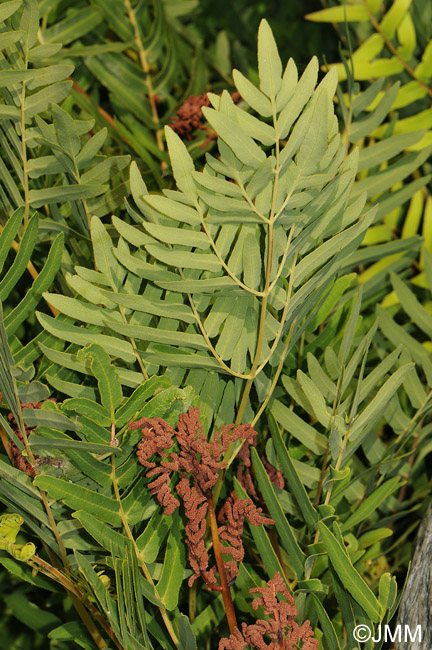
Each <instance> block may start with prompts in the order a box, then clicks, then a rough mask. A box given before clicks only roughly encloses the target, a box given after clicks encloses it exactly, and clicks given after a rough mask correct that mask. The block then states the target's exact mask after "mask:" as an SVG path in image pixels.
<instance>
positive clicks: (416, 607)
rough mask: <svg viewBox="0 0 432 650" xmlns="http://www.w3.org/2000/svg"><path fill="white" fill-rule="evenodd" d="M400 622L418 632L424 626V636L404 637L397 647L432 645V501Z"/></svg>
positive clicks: (419, 648) (406, 649)
mask: <svg viewBox="0 0 432 650" xmlns="http://www.w3.org/2000/svg"><path fill="white" fill-rule="evenodd" d="M397 624H399V625H401V626H402V639H404V630H405V629H406V628H405V626H408V627H409V629H410V631H411V633H412V634H413V635H414V633H415V631H416V629H417V626H418V625H421V631H422V638H421V640H420V639H419V638H418V637H419V635H417V636H416V637H415V640H414V641H410V640H409V637H408V640H407V642H405V641H404V640H402V642H399V643H398V644H397V646H396V647H397V650H426V649H429V648H432V503H431V504H430V505H429V508H428V509H427V512H426V515H425V517H424V519H423V521H422V523H421V526H420V528H419V531H418V534H417V539H416V546H415V552H414V557H413V560H412V563H411V567H410V572H409V576H408V580H407V583H406V587H405V591H404V594H403V596H402V600H401V603H400V605H399V610H398V614H397Z"/></svg>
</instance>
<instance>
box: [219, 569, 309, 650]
mask: <svg viewBox="0 0 432 650" xmlns="http://www.w3.org/2000/svg"><path fill="white" fill-rule="evenodd" d="M249 593H251V594H253V593H256V594H260V595H259V596H257V598H254V601H253V603H252V607H253V608H254V609H255V610H256V609H258V607H263V609H264V613H265V615H266V616H267V618H266V619H258V620H257V621H256V622H255V623H253V624H252V625H247V624H246V623H243V624H242V630H241V631H240V630H239V629H238V628H237V629H236V630H235V632H234V633H233V634H231V636H230V637H229V639H221V641H220V642H219V650H245V648H249V647H250V648H256V650H298V649H301V650H317V648H318V647H319V641H318V639H316V638H314V635H313V630H312V628H311V625H310V622H309V621H305V622H304V623H303V625H298V623H296V621H295V616H296V615H297V613H298V612H297V608H296V606H295V604H294V598H293V597H292V596H291V594H290V593H289V592H288V589H287V587H286V584H285V581H284V579H283V578H282V576H281V574H280V573H279V572H278V573H276V574H275V576H274V578H273V579H272V580H269V581H268V582H267V585H266V586H265V587H256V588H255V589H250V590H249ZM278 594H282V596H283V597H284V598H285V600H279V598H278Z"/></svg>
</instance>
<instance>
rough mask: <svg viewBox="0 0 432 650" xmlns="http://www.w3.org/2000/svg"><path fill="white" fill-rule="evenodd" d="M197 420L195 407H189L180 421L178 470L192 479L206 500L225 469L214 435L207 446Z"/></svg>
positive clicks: (217, 438)
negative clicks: (188, 474)
mask: <svg viewBox="0 0 432 650" xmlns="http://www.w3.org/2000/svg"><path fill="white" fill-rule="evenodd" d="M199 417H200V413H199V408H198V407H197V406H191V407H190V409H189V410H188V412H187V413H182V414H181V415H180V417H179V422H178V424H177V442H178V444H179V447H180V450H181V451H180V457H179V465H180V469H182V470H184V471H185V472H189V473H190V474H192V475H193V477H194V479H195V482H196V486H197V487H198V488H199V489H200V490H201V491H202V492H203V494H205V495H206V496H207V495H209V494H210V492H211V490H212V488H213V487H214V486H215V484H216V482H217V480H218V477H219V472H220V470H221V469H222V468H223V467H225V463H222V461H221V457H222V453H223V451H224V449H223V446H222V445H221V443H220V440H219V438H220V436H218V435H217V434H216V435H215V436H214V438H213V440H212V442H208V440H207V438H206V437H205V435H204V433H203V426H202V424H201V422H200V419H199Z"/></svg>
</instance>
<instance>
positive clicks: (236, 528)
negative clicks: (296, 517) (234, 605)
mask: <svg viewBox="0 0 432 650" xmlns="http://www.w3.org/2000/svg"><path fill="white" fill-rule="evenodd" d="M261 512H262V509H261V508H257V507H256V506H255V505H254V504H253V502H252V500H251V499H239V498H238V497H237V495H236V493H235V492H232V493H231V496H230V497H228V499H227V500H226V501H225V503H224V505H223V507H222V508H221V510H220V512H219V516H218V520H219V522H220V523H223V524H224V525H223V526H220V527H219V528H218V535H219V538H220V540H221V541H224V542H227V543H228V544H229V546H222V553H223V555H231V557H232V561H230V562H225V569H226V571H227V572H228V581H229V583H230V584H232V583H233V581H234V580H235V578H236V577H237V576H238V570H239V569H238V564H239V563H240V562H243V558H244V548H243V540H242V535H243V528H244V522H245V519H246V517H247V518H248V519H249V521H250V523H251V524H252V525H253V526H260V525H261V524H274V523H275V522H274V521H273V519H270V518H268V517H263V516H262V515H261Z"/></svg>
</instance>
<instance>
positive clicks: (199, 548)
mask: <svg viewBox="0 0 432 650" xmlns="http://www.w3.org/2000/svg"><path fill="white" fill-rule="evenodd" d="M177 492H178V494H179V495H180V497H181V498H182V500H183V503H184V507H185V513H186V518H187V524H186V544H187V547H188V549H189V563H190V565H191V567H192V569H193V572H194V573H193V575H191V577H190V578H189V581H188V585H189V587H191V586H192V585H193V583H194V582H195V580H196V579H197V578H199V577H200V575H201V576H202V577H203V579H204V580H205V582H206V583H207V584H209V585H213V584H216V578H215V575H214V571H208V564H209V556H208V553H207V550H206V547H205V543H204V536H205V532H206V515H207V510H208V503H207V499H206V497H205V496H204V495H203V494H202V492H200V491H199V490H198V489H197V488H196V487H191V486H190V485H189V479H188V478H187V477H186V476H184V477H183V478H182V479H181V480H180V481H179V483H178V485H177Z"/></svg>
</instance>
